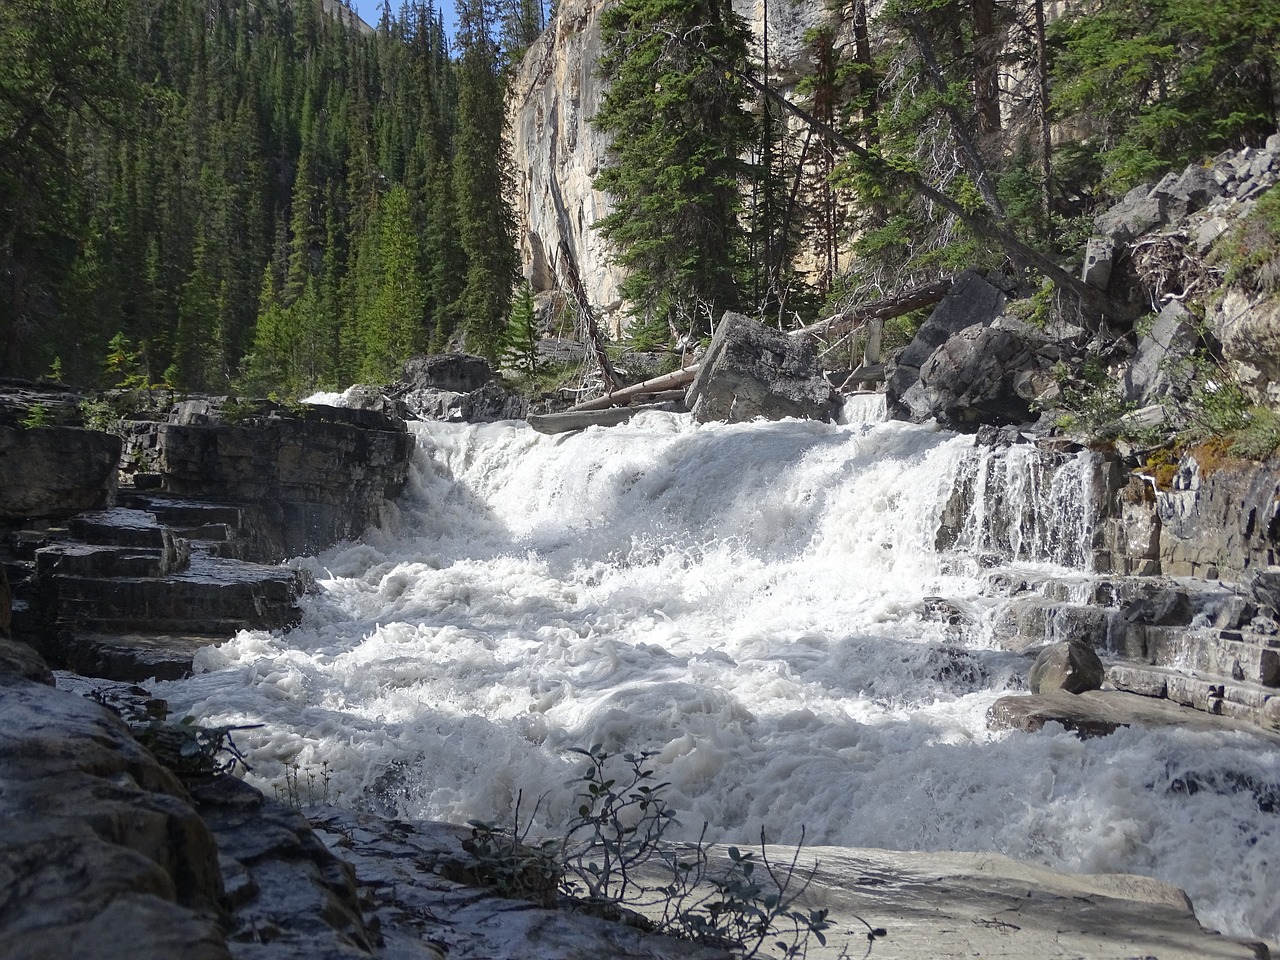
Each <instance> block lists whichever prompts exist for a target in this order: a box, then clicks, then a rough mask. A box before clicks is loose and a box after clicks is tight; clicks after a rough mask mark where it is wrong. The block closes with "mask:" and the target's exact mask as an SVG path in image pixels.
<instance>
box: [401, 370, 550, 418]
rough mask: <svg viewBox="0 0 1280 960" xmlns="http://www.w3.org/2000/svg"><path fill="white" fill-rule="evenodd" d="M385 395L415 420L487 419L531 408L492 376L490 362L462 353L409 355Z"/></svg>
mask: <svg viewBox="0 0 1280 960" xmlns="http://www.w3.org/2000/svg"><path fill="white" fill-rule="evenodd" d="M386 396H387V397H388V398H390V399H391V400H394V402H395V403H397V404H398V405H399V407H400V408H401V409H403V411H404V414H405V415H406V416H409V417H416V418H417V419H419V420H449V421H453V422H463V423H491V422H493V421H495V420H519V419H522V418H523V417H524V416H525V414H527V413H528V412H529V411H528V404H527V403H526V402H525V400H524V399H523V398H522V397H520V396H518V395H517V394H514V393H512V392H511V391H509V390H507V389H506V388H505V387H503V386H502V384H500V383H499V382H498V381H497V380H495V379H494V376H493V370H492V368H490V366H489V361H488V360H486V359H484V357H476V356H471V355H470V354H465V353H448V354H439V355H433V356H418V357H410V358H409V359H408V360H406V361H405V364H404V373H403V376H402V377H401V378H400V380H398V381H397V382H396V383H393V384H392V385H391V386H390V387H388V388H387V390H386Z"/></svg>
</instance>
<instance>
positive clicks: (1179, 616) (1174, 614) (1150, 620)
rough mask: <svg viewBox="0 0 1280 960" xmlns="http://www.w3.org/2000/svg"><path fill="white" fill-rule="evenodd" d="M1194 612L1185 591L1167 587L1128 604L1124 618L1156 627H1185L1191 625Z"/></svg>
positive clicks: (1192, 604)
mask: <svg viewBox="0 0 1280 960" xmlns="http://www.w3.org/2000/svg"><path fill="white" fill-rule="evenodd" d="M1195 612H1196V609H1195V604H1194V603H1193V602H1192V600H1191V597H1190V595H1189V594H1188V593H1187V592H1186V591H1184V590H1179V589H1177V588H1176V587H1168V588H1164V589H1161V590H1158V591H1156V592H1155V593H1153V594H1151V595H1150V596H1148V597H1144V598H1142V599H1140V600H1136V601H1135V602H1133V603H1132V604H1130V605H1129V607H1128V609H1126V610H1125V613H1124V618H1125V619H1126V620H1127V621H1129V622H1130V623H1141V624H1150V625H1152V626H1157V627H1170V626H1185V625H1187V624H1189V623H1191V618H1192V617H1194V616H1195Z"/></svg>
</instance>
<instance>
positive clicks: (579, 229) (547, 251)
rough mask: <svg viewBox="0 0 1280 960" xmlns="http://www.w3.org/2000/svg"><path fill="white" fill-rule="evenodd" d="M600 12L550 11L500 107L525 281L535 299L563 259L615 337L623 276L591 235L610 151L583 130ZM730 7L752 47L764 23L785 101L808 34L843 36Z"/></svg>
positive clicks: (578, 1)
mask: <svg viewBox="0 0 1280 960" xmlns="http://www.w3.org/2000/svg"><path fill="white" fill-rule="evenodd" d="M607 5H608V0H563V2H561V3H558V4H556V7H555V11H556V14H555V16H554V17H552V19H551V22H550V24H549V25H548V26H547V29H546V30H544V31H543V33H542V35H541V36H540V37H538V39H537V40H535V41H534V42H533V43H532V44H531V45H530V46H529V49H528V51H527V52H526V53H525V56H524V59H523V60H522V61H521V63H520V69H519V71H518V72H517V73H516V76H515V79H514V80H513V82H512V87H511V95H510V98H509V100H508V103H509V104H510V107H509V111H510V112H509V119H510V125H511V138H512V152H513V154H514V156H515V158H516V163H515V167H516V169H517V171H518V173H517V183H516V189H515V191H514V194H513V196H514V200H515V208H516V220H517V224H518V240H519V244H520V255H521V260H522V262H523V263H524V264H525V275H526V276H527V277H528V278H529V279H530V281H531V282H532V284H533V288H534V290H535V291H541V290H547V289H550V288H552V287H554V286H556V278H557V276H558V275H559V276H561V277H563V274H562V273H561V271H562V270H563V266H562V263H563V261H564V260H565V259H566V258H567V257H569V258H572V259H573V260H574V262H575V264H576V268H577V272H578V274H579V275H580V277H581V280H582V285H583V287H584V289H585V291H586V294H587V298H588V300H589V301H590V302H591V304H592V305H593V306H594V307H595V309H596V310H597V311H599V312H601V313H603V314H604V315H606V316H607V317H609V318H610V319H611V321H612V326H613V330H614V332H615V334H616V333H617V332H619V330H620V326H621V322H622V321H621V314H620V307H621V306H622V298H621V294H620V292H619V287H620V284H621V282H622V280H623V278H624V277H625V273H624V271H622V270H621V269H620V268H619V267H617V266H614V265H613V264H612V262H611V257H610V251H609V248H608V245H607V243H606V241H605V239H604V237H603V236H601V235H600V234H599V232H598V231H596V230H595V229H594V225H595V224H596V223H597V222H599V221H600V220H601V219H602V218H604V217H606V216H608V214H609V213H610V212H611V209H612V208H611V205H610V203H609V198H608V196H607V195H605V194H604V193H602V192H601V191H599V190H596V189H595V188H594V187H593V186H592V181H593V180H594V179H595V177H596V175H597V173H598V172H599V170H600V166H601V164H602V163H603V162H604V161H605V160H606V158H607V156H608V151H609V146H610V144H609V139H608V137H607V136H605V135H604V134H602V133H600V132H599V131H597V130H596V129H595V128H594V127H593V126H592V125H591V122H590V121H591V118H592V117H593V116H595V113H596V110H597V109H598V108H599V105H600V100H601V97H602V95H603V93H604V81H603V80H602V79H601V78H600V75H599V72H598V70H597V67H596V64H597V62H598V60H599V57H600V52H601V46H600V27H599V16H600V13H601V11H602V10H603V9H604V8H605V7H606V6H607ZM733 7H734V12H735V13H737V14H739V15H740V16H742V17H744V18H745V19H746V21H747V23H748V24H749V25H750V26H751V28H752V29H753V30H754V31H755V34H756V36H757V37H763V36H765V35H766V30H765V29H764V23H765V18H766V16H767V18H768V30H767V36H768V41H769V59H768V63H769V69H770V73H771V82H772V85H773V88H774V89H776V90H778V91H780V92H782V93H784V94H786V93H788V92H790V90H791V89H792V88H793V87H794V85H795V84H796V83H798V82H799V81H800V80H801V79H803V78H804V77H806V76H808V75H810V74H812V73H813V70H814V66H815V61H814V57H813V56H812V52H811V49H810V44H809V42H808V39H807V37H808V36H809V35H810V31H812V30H816V29H818V28H829V29H833V30H836V31H841V30H842V29H844V25H843V24H842V23H841V22H840V18H838V17H835V16H833V15H832V14H831V13H830V11H828V9H827V8H825V7H823V6H822V5H821V4H811V3H807V4H788V3H772V4H765V3H761V2H759V0H736V2H734V4H733ZM838 39H839V40H844V39H845V38H844V37H843V36H842V35H839V37H838ZM850 41H851V38H850Z"/></svg>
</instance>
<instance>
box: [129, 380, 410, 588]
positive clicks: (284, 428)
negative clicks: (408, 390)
mask: <svg viewBox="0 0 1280 960" xmlns="http://www.w3.org/2000/svg"><path fill="white" fill-rule="evenodd" d="M259 407H261V409H259ZM129 429H130V432H129V435H128V437H127V442H126V444H125V452H124V456H125V458H126V459H127V460H129V461H130V462H134V463H145V464H146V471H145V472H146V473H147V474H150V475H153V476H155V477H156V478H158V479H157V480H156V486H157V487H158V490H159V492H162V493H165V494H170V495H176V496H179V497H190V498H193V499H197V500H198V499H201V498H205V499H209V500H215V501H217V502H220V503H224V504H225V503H233V504H239V505H242V506H243V507H244V508H245V509H247V510H250V511H252V519H251V521H250V526H251V527H252V529H253V533H254V549H253V551H252V553H251V555H247V556H244V557H242V558H241V559H251V560H257V561H259V562H267V563H275V562H279V561H280V560H283V559H285V558H287V557H294V556H298V555H300V554H306V553H317V552H319V551H320V550H323V549H325V548H326V547H328V546H330V545H331V544H334V543H337V542H339V541H341V540H349V539H351V538H353V537H356V536H358V535H359V534H360V533H362V532H363V531H364V529H365V528H366V527H368V526H370V525H371V524H373V523H376V522H377V520H378V518H379V516H380V515H381V510H382V506H383V503H384V502H385V501H387V500H390V499H394V498H395V497H396V496H398V495H399V493H400V491H401V490H402V489H403V488H404V484H405V480H406V478H407V476H408V470H409V460H410V458H411V456H412V451H413V437H412V436H411V435H410V434H409V433H408V430H407V428H406V427H405V424H404V422H403V421H402V420H398V419H393V418H391V417H388V416H386V415H384V414H381V413H377V412H375V411H372V410H354V409H348V408H342V407H327V406H319V405H313V406H303V407H301V408H299V409H296V410H290V409H285V408H273V407H271V406H269V405H268V406H261V405H255V409H254V410H252V411H250V412H249V413H248V415H243V414H241V413H239V412H238V411H237V412H236V416H235V417H233V416H232V415H231V412H230V411H229V409H228V406H227V403H226V401H225V400H216V401H215V402H213V403H210V401H208V400H204V401H188V402H187V403H185V404H180V405H178V407H176V408H175V410H174V412H173V414H172V415H171V417H170V418H169V419H168V420H165V421H159V422H149V421H138V422H134V423H132V424H131V425H130V427H129Z"/></svg>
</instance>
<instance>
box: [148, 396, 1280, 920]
mask: <svg viewBox="0 0 1280 960" xmlns="http://www.w3.org/2000/svg"><path fill="white" fill-rule="evenodd" d="M852 419H857V417H856V416H855V417H853V418H852ZM415 429H417V430H418V440H419V453H418V456H417V460H416V462H415V465H414V469H413V473H412V477H411V481H410V487H409V490H408V491H407V493H406V495H405V496H404V497H403V498H402V500H401V501H400V503H399V504H398V507H397V508H396V509H395V510H394V511H393V513H394V515H393V516H391V517H389V518H388V520H387V522H386V523H385V524H384V525H383V527H382V529H380V530H376V531H371V532H370V533H369V534H368V535H367V537H366V540H365V542H363V543H361V544H357V545H346V546H342V547H339V548H336V549H334V550H331V551H329V552H327V553H325V554H323V555H322V556H320V557H319V558H315V559H309V560H306V561H302V562H304V563H305V564H306V565H307V566H308V567H309V568H310V569H311V570H312V571H313V572H314V573H315V575H316V578H317V580H318V581H319V584H320V593H319V595H318V596H315V597H312V598H310V599H309V600H308V601H307V603H306V615H305V620H304V622H303V624H302V626H301V627H299V628H298V629H296V630H294V631H291V632H290V633H288V634H285V635H283V636H281V635H271V634H268V633H263V632H252V633H249V632H246V633H241V634H240V635H238V636H237V637H236V638H235V639H234V640H233V641H231V642H229V643H227V644H225V645H223V646H222V647H220V648H217V649H211V650H207V651H205V652H204V653H203V654H202V655H201V659H200V662H199V665H200V666H201V667H202V668H203V669H204V670H205V671H207V672H204V673H202V674H200V675H197V676H196V677H195V678H193V679H192V680H189V681H183V682H178V683H168V684H160V685H158V688H157V692H158V693H160V695H162V696H165V697H167V698H168V699H169V700H170V701H171V703H172V704H173V705H174V707H175V708H176V709H179V710H190V711H191V712H193V713H194V714H195V715H196V716H198V717H200V718H201V719H202V720H203V721H204V722H206V723H262V724H265V727H264V728H263V729H261V730H256V731H251V732H246V733H243V734H240V735H239V736H238V738H237V742H238V743H240V745H241V746H242V747H243V748H245V750H246V752H247V753H248V755H249V758H250V761H251V762H252V763H253V764H254V773H253V778H254V779H255V780H256V781H257V782H258V783H259V784H260V785H262V786H264V788H265V789H267V790H268V792H270V790H271V787H272V785H279V784H281V783H282V782H283V771H284V769H285V765H286V764H296V765H298V766H299V767H300V769H301V772H302V778H303V780H304V781H305V780H306V777H307V773H308V771H310V772H312V773H314V774H318V773H319V772H320V771H321V768H322V765H327V769H328V771H329V774H330V775H331V777H332V779H331V782H330V783H329V786H328V791H329V793H330V795H331V797H336V799H337V800H338V801H339V802H343V803H347V804H352V805H359V806H367V807H371V808H375V809H380V810H385V811H388V812H391V813H394V814H396V815H399V816H405V817H415V818H435V819H444V820H452V821H457V822H465V821H466V820H467V819H470V818H482V819H488V820H500V821H507V822H509V820H510V818H511V815H512V809H513V806H514V801H515V796H516V794H517V791H520V790H523V791H524V796H525V801H524V806H523V808H522V810H523V811H525V812H527V811H528V810H529V809H530V807H531V806H532V798H534V797H537V796H539V795H541V794H543V793H544V792H549V797H548V800H547V802H546V803H545V804H544V805H543V807H542V808H541V809H540V811H539V827H540V828H543V829H546V830H554V829H555V827H556V826H557V824H558V823H561V822H563V820H564V818H565V817H566V815H567V810H568V804H569V800H570V797H571V794H572V790H571V789H570V788H567V787H566V782H567V781H568V780H569V779H570V778H571V777H572V776H573V773H574V771H575V769H576V768H577V765H576V764H575V763H574V762H573V760H572V758H571V755H568V754H567V750H568V748H570V747H573V746H587V745H590V744H593V743H603V744H604V745H605V746H606V747H608V748H610V749H612V750H618V751H625V750H654V751H657V757H656V758H655V760H654V762H655V763H656V764H657V766H658V768H659V777H660V778H661V779H662V780H667V781H670V783H671V787H670V788H669V793H670V799H671V800H672V802H673V805H674V807H675V809H677V810H679V811H680V818H681V823H682V824H683V829H684V830H685V832H686V833H687V834H696V833H697V832H698V830H699V829H700V827H701V825H702V822H703V821H704V820H706V821H708V822H709V824H710V830H709V838H710V839H715V840H727V841H735V842H750V841H752V840H753V839H755V838H756V837H757V836H758V832H759V829H760V827H761V826H762V825H763V826H765V827H767V828H768V831H769V836H770V839H771V840H778V841H782V842H788V841H790V842H795V841H797V840H798V839H799V838H800V831H801V827H802V826H803V827H805V828H806V829H807V841H808V842H810V843H822V844H845V845H852V846H879V847H889V848H898V849H922V850H939V849H954V850H998V851H1002V852H1004V853H1007V854H1010V855H1012V856H1015V857H1021V858H1025V859H1028V860H1031V861H1035V862H1039V863H1044V864H1047V865H1050V866H1053V867H1058V868H1062V869H1066V870H1071V871H1083V872H1104V871H1105V872H1133V873H1143V874H1149V875H1153V876H1156V877H1159V878H1160V879H1163V880H1167V881H1169V882H1172V883H1174V884H1177V885H1178V886H1181V887H1183V888H1184V889H1186V890H1187V891H1188V892H1189V894H1190V895H1191V897H1192V899H1193V900H1194V902H1195V905H1196V908H1197V913H1198V915H1199V917H1200V919H1201V921H1202V922H1204V923H1206V924H1207V925H1210V926H1213V927H1217V928H1220V929H1222V930H1224V931H1228V932H1232V933H1235V934H1240V935H1256V936H1263V937H1267V938H1270V939H1273V940H1274V939H1277V938H1278V937H1280V902H1277V899H1276V897H1275V891H1276V890H1277V889H1280V829H1278V826H1280V817H1278V816H1277V815H1276V814H1273V813H1264V812H1260V810H1259V808H1258V805H1257V804H1256V803H1255V802H1254V800H1253V798H1252V796H1251V795H1249V794H1232V793H1230V792H1229V791H1226V792H1221V793H1220V792H1215V791H1214V790H1211V789H1204V790H1200V791H1199V792H1197V793H1195V794H1191V795H1189V794H1188V793H1186V792H1185V791H1177V790H1171V789H1170V785H1171V784H1172V783H1173V782H1174V781H1175V780H1178V779H1179V778H1184V777H1186V776H1187V775H1188V774H1195V775H1196V776H1197V777H1198V778H1199V779H1200V780H1202V781H1205V782H1209V781H1211V780H1212V779H1213V778H1215V777H1216V778H1219V779H1220V780H1221V779H1222V778H1223V777H1227V776H1237V777H1240V776H1243V777H1248V778H1252V779H1254V780H1256V781H1260V782H1263V783H1274V782H1275V781H1276V779H1277V775H1278V772H1277V763H1276V760H1277V753H1276V752H1275V751H1273V750H1269V749H1266V748H1264V747H1262V746H1260V745H1259V744H1258V742H1257V741H1256V740H1254V739H1251V738H1249V737H1247V736H1245V735H1243V734H1226V733H1223V734H1212V735H1210V734H1204V733H1195V732H1189V731H1179V730H1152V731H1142V730H1124V731H1121V732H1118V733H1116V734H1114V735H1112V736H1110V737H1106V738H1102V739H1095V740H1091V741H1088V742H1081V741H1079V740H1077V739H1076V738H1075V737H1073V736H1071V735H1069V734H1066V733H1063V732H1060V731H1059V732H1054V731H1053V730H1047V731H1044V732H1041V733H1039V734H1035V735H1026V734H1006V735H993V734H991V733H989V732H988V731H987V729H986V725H985V714H986V711H987V708H988V707H989V706H990V704H991V703H992V702H993V701H994V700H995V699H996V698H997V697H999V696H1001V695H1002V694H1004V693H1006V692H1008V691H1009V690H1010V689H1017V688H1018V687H1019V685H1020V682H1021V681H1020V678H1021V676H1022V674H1023V673H1024V672H1025V669H1026V666H1027V662H1026V661H1025V660H1024V659H1022V658H1021V657H1017V656H1014V655H1011V654H1008V653H1003V652H1000V651H998V650H995V649H993V648H991V645H990V644H989V642H988V641H987V639H986V631H985V627H984V624H986V623H989V622H990V621H991V619H992V618H993V617H994V615H995V614H996V612H997V608H998V606H999V604H1000V603H1001V602H1002V601H1001V600H999V599H998V598H992V597H987V596H983V595H982V594H981V593H980V590H981V587H982V581H980V580H979V579H977V577H976V574H975V573H974V571H976V570H977V567H978V565H977V564H976V563H973V562H970V561H967V560H966V559H965V557H964V556H959V555H954V554H953V555H940V554H938V553H937V552H936V551H935V549H934V541H935V536H936V530H937V526H938V518H939V516H940V512H941V510H942V507H943V504H944V502H945V501H946V498H947V497H948V495H949V494H950V491H951V490H952V488H953V485H954V484H955V483H956V480H957V476H958V474H959V473H961V472H966V471H967V473H966V475H967V476H968V477H970V478H972V477H974V476H975V475H976V474H975V471H977V472H981V471H986V472H987V473H988V474H990V473H991V472H992V471H995V470H998V471H1003V472H1004V473H1005V474H1006V475H1009V476H1012V475H1017V474H1018V470H1019V469H1020V468H1018V467H1017V466H1016V464H1015V465H1013V466H1010V464H1009V463H1008V462H1006V461H1000V462H998V463H995V464H993V463H987V462H985V461H983V460H982V459H981V458H977V459H975V454H974V451H973V448H972V444H971V441H970V440H968V439H965V438H959V437H954V436H950V435H947V434H943V433H938V432H936V431H930V430H928V429H926V428H922V427H917V426H909V425H905V424H875V425H872V424H865V423H849V424H846V425H843V426H830V425H823V424H815V423H807V422H794V421H788V422H783V423H768V424H763V423H759V424H750V425H737V426H726V425H712V426H697V425H694V424H693V423H692V422H691V421H690V420H689V419H687V418H684V417H680V416H675V415H668V414H653V413H647V414H642V415H640V416H638V417H636V418H635V419H634V420H633V421H632V422H631V423H629V424H627V425H624V426H621V427H615V428H612V429H609V430H607V431H604V430H599V429H592V430H588V431H585V432H583V433H579V434H573V435H562V436H559V437H546V436H541V435H539V434H537V433H534V432H533V431H531V430H530V429H528V428H527V427H525V426H524V425H523V424H493V425H483V426H463V425H448V424H427V425H419V426H417V427H416V428H415ZM1014 456H1015V459H1016V457H1017V456H1021V454H1015V455H1014ZM1085 474H1087V471H1079V476H1081V477H1083V476H1084V475H1085ZM1064 475H1068V474H1067V473H1064ZM1006 479H1007V477H1006ZM1020 482H1021V481H1019V483H1020ZM1060 485H1061V484H1060ZM1014 486H1017V484H1016V483H1015V484H1014ZM1070 486H1071V485H1070V484H1067V485H1066V486H1065V487H1064V488H1063V489H1058V490H1054V491H1052V492H1051V493H1052V495H1051V496H1050V495H1049V494H1048V493H1045V494H1042V495H1041V499H1044V500H1046V501H1051V502H1052V505H1053V510H1054V511H1056V513H1057V515H1058V520H1056V521H1053V522H1048V521H1044V522H1041V521H1038V520H1037V521H1035V522H1032V523H1030V525H1029V526H1028V529H1030V530H1031V531H1032V532H1033V535H1030V536H1029V537H1021V536H1019V538H1018V544H1017V545H1016V546H1015V548H1014V549H1015V551H1016V554H1017V556H1018V557H1019V559H1020V560H1022V561H1042V560H1043V559H1044V557H1043V555H1042V553H1040V551H1043V550H1044V549H1047V547H1046V546H1045V545H1044V543H1048V542H1050V541H1053V542H1056V543H1058V544H1059V546H1058V547H1056V548H1055V549H1056V550H1057V555H1058V556H1059V558H1062V557H1068V558H1069V557H1070V556H1071V549H1072V548H1073V547H1076V548H1077V549H1078V544H1079V542H1080V541H1079V537H1080V536H1081V533H1080V531H1079V529H1078V522H1077V521H1075V520H1073V516H1078V515H1079V511H1078V510H1077V509H1074V508H1073V504H1077V503H1078V501H1077V500H1075V499H1073V497H1075V496H1078V495H1079V494H1080V492H1081V491H1079V490H1076V491H1073V490H1072V489H1069V487H1070ZM985 509H988V510H989V509H990V506H989V505H987V507H985ZM1033 519H1034V518H1033ZM1037 523H1039V526H1037V525H1036V524H1037ZM1073 523H1075V524H1076V526H1075V527H1073V526H1072V524H1073ZM984 529H985V528H984V527H983V525H982V524H981V523H978V522H977V520H976V519H975V518H974V517H972V516H971V518H970V522H969V523H968V524H967V525H966V529H965V533H964V538H963V539H962V541H961V542H962V543H966V544H968V545H969V547H970V548H972V549H974V550H981V551H983V552H989V550H990V549H991V547H992V544H991V543H990V542H988V541H989V540H990V537H987V538H986V539H984V536H985V535H984V533H983V530H984ZM1037 530H1038V531H1040V533H1035V531H1037ZM1046 531H1048V532H1047V533H1046ZM1073 531H1075V532H1074V533H1073ZM1037 537H1038V538H1039V539H1040V540H1042V541H1044V543H1039V542H1038V541H1037ZM929 596H942V597H946V598H948V599H950V600H952V601H953V602H955V603H956V605H957V606H960V607H961V608H963V609H965V610H967V611H969V612H971V613H973V614H974V615H975V616H976V618H977V621H978V622H977V625H976V626H973V627H968V628H964V629H963V630H961V629H960V628H957V627H954V626H949V625H948V624H946V623H944V622H936V621H933V620H930V619H927V618H926V617H925V616H924V615H923V613H922V611H923V605H922V603H921V601H922V599H923V598H925V597H929ZM317 789H319V787H318V786H317Z"/></svg>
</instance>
